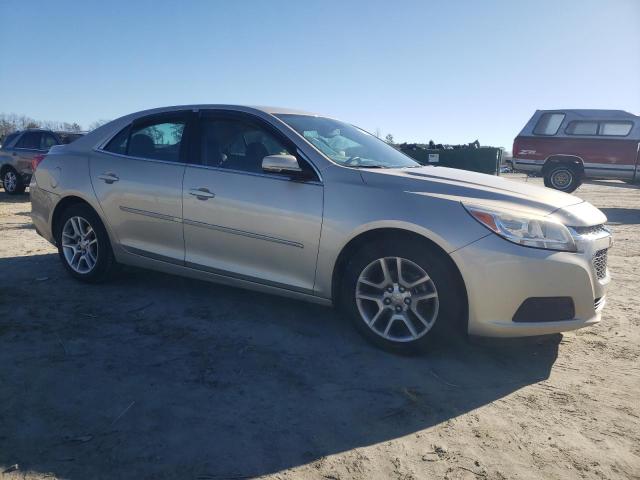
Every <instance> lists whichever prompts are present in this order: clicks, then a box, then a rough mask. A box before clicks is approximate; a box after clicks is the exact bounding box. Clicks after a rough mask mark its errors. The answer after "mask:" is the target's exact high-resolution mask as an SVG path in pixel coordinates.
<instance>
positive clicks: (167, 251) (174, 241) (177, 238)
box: [90, 112, 190, 264]
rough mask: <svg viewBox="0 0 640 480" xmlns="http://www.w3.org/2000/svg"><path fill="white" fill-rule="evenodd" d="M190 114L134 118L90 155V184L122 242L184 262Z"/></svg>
mask: <svg viewBox="0 0 640 480" xmlns="http://www.w3.org/2000/svg"><path fill="white" fill-rule="evenodd" d="M189 118H190V112H171V113H166V114H161V115H154V116H152V117H145V118H142V119H139V120H137V121H135V122H134V123H133V124H132V125H130V126H129V127H127V128H125V129H124V130H122V131H121V132H120V133H118V134H117V135H116V136H115V137H114V138H113V139H112V140H111V141H110V142H109V143H108V144H107V145H106V147H105V148H104V149H103V150H99V151H96V152H93V153H92V155H91V162H90V171H91V182H92V184H93V188H94V190H95V193H96V195H97V197H98V200H99V202H100V205H101V207H102V210H103V211H104V214H105V216H106V218H107V221H108V223H109V225H110V226H111V229H112V230H113V232H114V233H115V235H116V237H117V239H118V242H119V243H120V245H121V246H122V247H123V248H124V249H125V250H127V251H128V252H129V253H134V254H137V255H142V256H145V257H149V258H153V259H156V260H161V261H166V262H170V263H178V264H182V263H183V262H184V239H183V232H182V177H183V175H184V170H185V160H186V156H187V150H188V149H187V144H188V142H187V136H188V132H189Z"/></svg>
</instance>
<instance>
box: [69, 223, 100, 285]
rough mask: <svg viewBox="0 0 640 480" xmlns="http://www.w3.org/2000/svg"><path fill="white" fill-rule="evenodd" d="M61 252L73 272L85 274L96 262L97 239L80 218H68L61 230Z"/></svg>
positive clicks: (91, 229) (94, 233)
mask: <svg viewBox="0 0 640 480" xmlns="http://www.w3.org/2000/svg"><path fill="white" fill-rule="evenodd" d="M62 251H63V252H64V258H65V259H66V261H67V264H68V265H69V266H70V267H71V269H72V270H73V271H74V272H77V273H81V274H87V273H89V272H91V271H92V270H93V269H94V267H95V266H96V262H97V261H98V237H97V235H96V232H95V230H94V229H93V227H92V226H91V224H90V223H89V222H88V221H87V220H86V219H84V218H82V217H70V218H69V219H68V220H67V221H66V222H65V224H64V227H63V228H62Z"/></svg>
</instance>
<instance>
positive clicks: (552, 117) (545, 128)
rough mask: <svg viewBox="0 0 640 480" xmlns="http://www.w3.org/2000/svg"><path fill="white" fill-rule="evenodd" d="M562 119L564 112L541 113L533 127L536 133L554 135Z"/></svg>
mask: <svg viewBox="0 0 640 480" xmlns="http://www.w3.org/2000/svg"><path fill="white" fill-rule="evenodd" d="M563 120H564V113H543V114H542V116H541V117H540V120H538V123H537V124H536V127H535V128H534V129H533V133H534V134H536V135H555V134H556V133H558V129H559V128H560V125H562V121H563Z"/></svg>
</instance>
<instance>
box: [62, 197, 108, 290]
mask: <svg viewBox="0 0 640 480" xmlns="http://www.w3.org/2000/svg"><path fill="white" fill-rule="evenodd" d="M56 243H57V245H58V254H59V255H60V259H61V260H62V263H63V265H64V266H65V268H66V269H67V271H68V272H69V273H70V274H71V275H72V276H73V277H74V278H77V279H78V280H82V281H84V282H89V283H98V282H101V281H104V280H106V279H107V278H108V277H109V275H110V274H111V273H112V272H113V269H114V266H115V260H114V258H113V252H112V251H111V244H110V243H109V236H108V235H107V231H106V230H105V228H104V225H103V224H102V222H101V220H100V218H99V217H98V215H97V214H96V213H95V212H94V211H93V209H92V208H91V207H89V206H88V205H84V204H78V205H72V206H71V207H69V208H67V209H66V210H65V211H64V212H63V213H62V216H61V218H60V221H59V222H58V231H57V232H56Z"/></svg>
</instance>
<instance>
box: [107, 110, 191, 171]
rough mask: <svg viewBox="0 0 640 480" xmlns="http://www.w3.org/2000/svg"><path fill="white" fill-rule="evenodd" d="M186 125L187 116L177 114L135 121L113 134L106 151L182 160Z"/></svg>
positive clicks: (131, 155) (175, 160) (169, 160)
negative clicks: (181, 152) (181, 149)
mask: <svg viewBox="0 0 640 480" xmlns="http://www.w3.org/2000/svg"><path fill="white" fill-rule="evenodd" d="M186 124H187V122H186V118H184V117H182V116H176V115H175V114H174V115H171V116H170V117H167V116H163V117H161V118H156V120H153V121H149V120H147V121H143V122H140V123H137V124H135V123H134V124H133V125H130V126H128V127H126V128H124V129H123V130H121V131H120V132H119V133H118V134H117V135H116V136H115V137H113V138H112V139H111V140H110V141H109V143H108V144H107V145H106V147H104V150H106V151H107V152H111V153H117V154H120V155H128V156H130V157H139V158H149V159H153V160H165V161H167V162H179V161H180V148H181V146H182V136H183V133H184V129H185V127H186Z"/></svg>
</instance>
